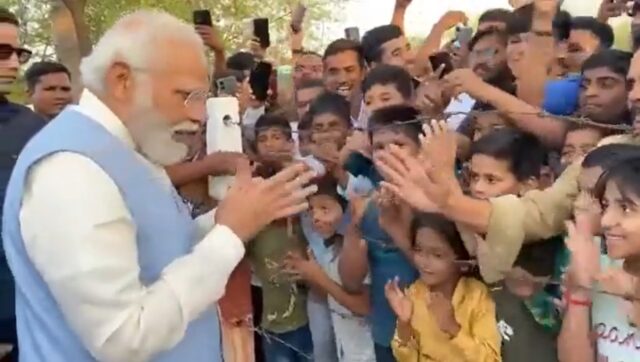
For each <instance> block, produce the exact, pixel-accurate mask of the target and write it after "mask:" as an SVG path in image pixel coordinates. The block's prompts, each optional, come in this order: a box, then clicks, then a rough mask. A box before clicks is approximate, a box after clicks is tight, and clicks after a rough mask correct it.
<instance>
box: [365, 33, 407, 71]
mask: <svg viewBox="0 0 640 362" xmlns="http://www.w3.org/2000/svg"><path fill="white" fill-rule="evenodd" d="M402 35H403V33H402V29H401V28H400V27H399V26H397V25H394V24H388V25H382V26H378V27H376V28H373V29H371V30H369V31H368V32H366V33H364V36H363V37H362V40H361V44H362V50H363V53H364V59H365V60H366V61H367V63H368V64H371V63H380V61H381V60H382V55H383V54H382V46H383V45H384V43H386V42H388V41H391V40H393V39H396V38H399V37H401V36H402Z"/></svg>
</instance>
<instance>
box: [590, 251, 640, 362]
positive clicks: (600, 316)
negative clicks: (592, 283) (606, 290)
mask: <svg viewBox="0 0 640 362" xmlns="http://www.w3.org/2000/svg"><path fill="white" fill-rule="evenodd" d="M600 265H601V268H602V269H603V270H606V269H608V268H611V267H616V268H621V267H622V264H621V263H620V262H617V261H611V259H609V258H608V257H607V256H601V257H600ZM630 310H631V302H628V301H626V300H624V299H622V298H619V297H614V296H611V295H607V294H603V293H594V296H593V307H592V310H591V318H592V323H593V330H594V331H595V332H596V334H597V338H598V343H597V349H598V359H597V360H598V361H604V362H635V361H640V329H638V328H636V327H633V326H631V324H630V323H629V319H628V317H627V314H628V312H629V311H630Z"/></svg>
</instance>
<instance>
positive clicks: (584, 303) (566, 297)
mask: <svg viewBox="0 0 640 362" xmlns="http://www.w3.org/2000/svg"><path fill="white" fill-rule="evenodd" d="M564 300H565V301H566V302H567V304H568V305H577V306H581V307H591V300H584V299H574V298H572V297H571V293H569V291H568V290H567V291H566V292H564Z"/></svg>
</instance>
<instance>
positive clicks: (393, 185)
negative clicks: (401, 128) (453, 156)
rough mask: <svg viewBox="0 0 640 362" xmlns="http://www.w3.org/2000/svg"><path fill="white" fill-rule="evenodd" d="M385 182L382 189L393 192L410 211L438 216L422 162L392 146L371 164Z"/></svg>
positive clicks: (432, 186)
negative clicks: (410, 207)
mask: <svg viewBox="0 0 640 362" xmlns="http://www.w3.org/2000/svg"><path fill="white" fill-rule="evenodd" d="M374 162H375V165H376V168H377V170H378V171H380V173H381V174H382V176H383V177H384V179H385V180H384V181H383V182H382V187H383V188H385V189H388V190H389V191H391V192H393V193H394V194H395V195H396V196H397V197H398V198H400V199H401V200H403V201H404V202H406V203H407V204H409V205H411V206H412V207H413V208H415V209H418V210H420V211H424V212H437V211H438V210H439V208H438V204H436V203H434V201H433V199H432V198H431V196H432V193H437V192H438V191H441V190H436V188H435V187H434V185H433V183H432V181H431V180H430V179H429V177H428V175H427V168H428V167H429V166H428V165H427V164H426V163H425V162H421V161H420V160H419V159H418V158H416V157H413V156H410V155H409V154H407V153H406V151H404V150H402V149H400V148H399V147H396V146H394V145H391V146H389V148H388V149H387V150H385V151H382V152H379V153H378V154H377V156H376V158H375V160H374Z"/></svg>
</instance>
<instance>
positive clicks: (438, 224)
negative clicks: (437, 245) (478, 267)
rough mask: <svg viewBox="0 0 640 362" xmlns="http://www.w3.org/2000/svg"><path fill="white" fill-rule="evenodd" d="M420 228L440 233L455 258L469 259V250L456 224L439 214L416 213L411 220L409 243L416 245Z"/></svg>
mask: <svg viewBox="0 0 640 362" xmlns="http://www.w3.org/2000/svg"><path fill="white" fill-rule="evenodd" d="M420 229H431V230H433V231H435V232H436V233H438V234H440V236H442V238H443V239H445V240H446V241H447V243H448V244H449V246H450V247H451V249H452V250H453V252H454V254H456V260H460V261H463V260H464V261H467V260H471V256H470V255H469V251H467V248H466V247H465V245H464V241H463V240H462V237H461V236H460V232H459V231H458V228H457V227H456V224H455V223H454V222H452V221H450V220H449V219H447V218H445V217H444V216H442V215H440V214H432V213H422V212H421V213H417V214H416V215H415V216H414V217H413V221H412V222H411V245H412V246H415V245H416V238H417V236H418V231H419V230H420Z"/></svg>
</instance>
